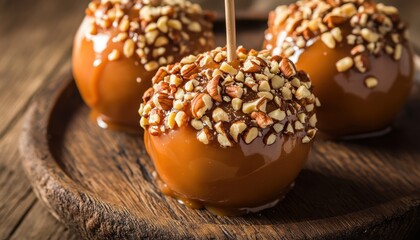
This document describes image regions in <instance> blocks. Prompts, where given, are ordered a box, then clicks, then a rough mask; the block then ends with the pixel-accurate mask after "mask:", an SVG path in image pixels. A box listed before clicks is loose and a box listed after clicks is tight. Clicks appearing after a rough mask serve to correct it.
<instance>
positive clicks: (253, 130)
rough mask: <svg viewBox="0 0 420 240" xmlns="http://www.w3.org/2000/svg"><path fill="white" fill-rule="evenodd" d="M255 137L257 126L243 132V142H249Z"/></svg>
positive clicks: (256, 135)
mask: <svg viewBox="0 0 420 240" xmlns="http://www.w3.org/2000/svg"><path fill="white" fill-rule="evenodd" d="M257 137H258V128H255V127H254V128H251V129H249V130H248V131H246V132H245V135H244V140H245V143H247V144H250V143H251V142H252V141H254V140H255V139H256V138H257Z"/></svg>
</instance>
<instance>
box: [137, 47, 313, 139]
mask: <svg viewBox="0 0 420 240" xmlns="http://www.w3.org/2000/svg"><path fill="white" fill-rule="evenodd" d="M237 55H238V59H237V60H236V61H234V62H227V53H226V48H220V47H219V48H216V49H215V50H212V51H210V52H206V53H203V54H200V55H198V56H193V55H191V56H188V57H185V58H184V59H182V61H181V62H179V63H176V64H174V65H169V66H166V67H161V68H160V69H159V70H158V72H157V74H156V76H155V77H154V78H153V87H152V88H150V89H149V90H148V91H146V93H145V94H144V96H143V103H142V104H141V105H140V109H139V114H140V116H141V120H140V125H141V127H143V128H144V129H145V130H147V131H149V133H150V134H151V135H153V136H158V135H160V134H164V133H165V132H167V131H171V130H176V129H177V128H180V127H184V126H190V127H192V128H193V129H195V130H196V131H197V139H198V140H199V141H201V142H202V143H204V144H210V143H213V142H214V143H218V144H220V146H221V147H232V146H234V145H235V144H237V143H239V142H241V141H243V142H245V143H246V144H250V143H252V142H253V141H254V140H255V139H256V138H259V137H261V138H263V140H264V143H265V144H266V145H271V144H273V143H274V142H275V141H276V140H277V139H278V137H281V136H282V135H288V136H291V135H293V136H296V137H300V138H301V141H302V142H303V143H309V142H311V140H312V139H313V138H314V136H315V134H316V132H317V129H316V122H317V118H316V114H315V108H316V106H320V103H319V101H318V99H317V98H316V97H315V96H314V95H313V94H312V87H311V81H310V79H309V77H308V75H307V74H306V73H305V72H303V71H298V70H296V68H295V65H294V64H293V63H292V62H291V61H290V60H288V59H286V58H281V57H279V56H270V54H269V52H268V51H261V52H257V51H255V50H250V51H247V50H246V49H245V48H243V47H239V48H238V49H237Z"/></svg>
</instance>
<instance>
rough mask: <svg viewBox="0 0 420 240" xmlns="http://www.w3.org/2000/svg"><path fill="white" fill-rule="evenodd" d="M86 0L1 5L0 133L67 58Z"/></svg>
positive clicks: (24, 2) (20, 112)
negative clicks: (0, 115)
mask: <svg viewBox="0 0 420 240" xmlns="http://www.w3.org/2000/svg"><path fill="white" fill-rule="evenodd" d="M85 4H86V1H81V0H79V1H47V0H41V1H38V2H37V4H36V5H35V6H36V7H23V6H25V5H31V6H33V2H32V1H19V2H18V1H12V2H10V3H7V2H6V3H5V4H4V6H2V8H0V22H1V23H2V24H0V36H2V37H1V38H0V46H1V49H2V54H1V55H0V77H1V81H0V93H1V94H0V112H1V113H2V117H1V118H0V136H1V135H2V134H4V132H5V131H6V130H7V129H8V128H9V127H10V124H11V122H13V121H16V120H17V116H20V115H21V114H22V113H23V110H24V108H25V107H26V105H27V104H28V102H29V101H30V99H31V97H32V95H33V94H34V93H35V92H37V90H38V89H39V88H40V87H41V86H42V85H43V84H44V83H45V82H46V81H48V80H49V76H50V75H51V73H53V72H54V71H55V70H56V68H57V66H58V65H60V64H62V62H63V60H68V58H69V53H70V46H71V43H72V39H73V35H74V33H75V31H76V29H77V26H78V24H79V22H81V19H82V17H83V14H84V11H83V9H84V5H85Z"/></svg>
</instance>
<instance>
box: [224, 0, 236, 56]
mask: <svg viewBox="0 0 420 240" xmlns="http://www.w3.org/2000/svg"><path fill="white" fill-rule="evenodd" d="M225 13H226V14H225V15H226V39H227V43H226V45H227V57H228V62H232V61H235V60H236V58H237V56H236V25H235V21H236V17H235V0H225Z"/></svg>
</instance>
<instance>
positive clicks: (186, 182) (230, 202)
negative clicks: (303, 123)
mask: <svg viewBox="0 0 420 240" xmlns="http://www.w3.org/2000/svg"><path fill="white" fill-rule="evenodd" d="M195 134H196V131H195V130H193V129H192V128H190V127H182V128H179V129H177V130H172V131H170V132H168V133H166V134H162V135H160V136H152V135H150V133H149V132H148V131H146V132H145V146H146V150H147V152H148V153H149V155H150V156H151V158H152V159H153V162H154V165H155V167H156V170H157V173H158V176H159V178H160V179H161V180H162V181H163V183H164V184H163V188H162V187H161V188H162V190H163V192H164V193H165V194H167V195H171V196H173V197H176V198H178V199H181V201H183V202H184V203H186V205H187V206H190V207H194V208H201V207H206V208H207V209H209V210H211V211H213V212H216V213H217V214H219V215H237V214H243V213H246V212H250V211H258V210H262V209H264V208H267V207H271V206H273V205H274V204H275V203H277V202H278V201H279V200H281V199H282V198H283V197H284V195H285V193H286V192H287V191H288V190H289V188H290V186H291V185H292V183H293V182H294V179H295V178H296V177H297V175H298V174H299V172H300V171H301V169H302V168H303V165H304V164H305V162H306V160H307V157H308V153H309V150H310V147H311V144H302V143H301V141H302V139H301V138H297V137H286V136H283V137H281V138H279V139H278V140H277V141H276V142H275V143H274V144H273V145H270V146H266V145H265V144H264V143H263V141H262V138H257V139H256V140H254V141H253V142H252V143H251V144H249V145H247V144H245V143H244V142H242V141H241V142H240V143H239V144H238V145H236V146H234V147H232V148H228V149H226V148H221V147H220V146H219V145H218V144H210V145H205V144H203V143H201V142H199V141H198V140H197V139H196V136H195ZM261 208H262V209H261Z"/></svg>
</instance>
